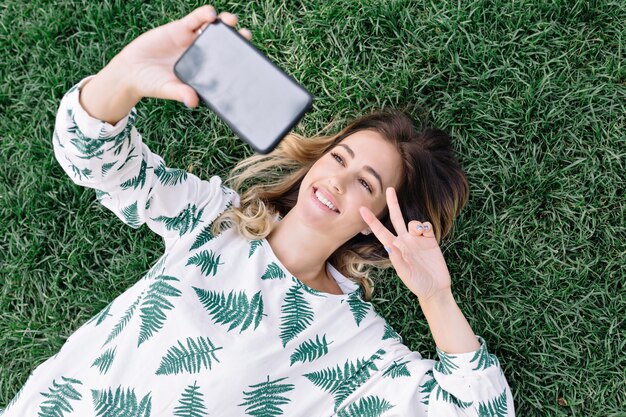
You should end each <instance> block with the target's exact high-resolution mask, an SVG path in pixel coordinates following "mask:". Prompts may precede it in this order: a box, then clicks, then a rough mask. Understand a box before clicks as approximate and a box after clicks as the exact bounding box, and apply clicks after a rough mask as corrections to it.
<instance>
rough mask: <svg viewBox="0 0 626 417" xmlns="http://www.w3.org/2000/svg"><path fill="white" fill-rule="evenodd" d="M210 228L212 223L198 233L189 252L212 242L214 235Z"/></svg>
mask: <svg viewBox="0 0 626 417" xmlns="http://www.w3.org/2000/svg"><path fill="white" fill-rule="evenodd" d="M212 228H213V223H211V224H209V225H208V226H204V227H203V228H202V230H201V231H200V233H198V236H196V239H195V240H194V242H193V244H192V245H191V248H189V250H194V249H198V248H200V247H202V246H204V245H205V244H207V243H208V242H210V241H211V240H213V239H214V238H215V235H213V232H212V231H211V230H212Z"/></svg>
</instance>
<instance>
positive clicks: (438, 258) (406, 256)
mask: <svg viewBox="0 0 626 417" xmlns="http://www.w3.org/2000/svg"><path fill="white" fill-rule="evenodd" d="M387 205H388V206H389V215H390V218H391V224H393V227H394V229H395V230H396V231H397V233H398V236H394V234H393V233H391V232H390V231H389V230H387V228H386V227H385V226H384V225H383V224H382V223H381V222H380V221H379V220H378V219H377V218H376V216H375V215H374V213H372V211H371V210H370V209H368V208H367V207H361V208H360V210H359V211H360V213H361V217H363V220H365V223H367V224H368V226H369V227H370V229H371V230H372V232H373V233H374V235H375V236H376V237H377V238H378V240H379V241H380V242H381V243H382V244H383V245H385V246H386V247H387V248H390V249H391V252H390V253H389V260H390V261H391V263H392V265H393V267H394V268H395V270H396V272H397V273H398V276H399V277H400V279H401V280H402V282H404V284H405V285H406V286H407V287H408V288H409V290H411V292H412V293H413V294H415V295H417V297H418V298H419V299H420V300H422V301H425V300H428V299H429V298H431V297H432V296H433V295H435V294H437V293H439V292H440V291H442V290H447V291H449V290H450V287H451V285H452V283H451V280H450V273H449V272H448V267H447V266H446V261H445V259H444V258H443V254H442V253H441V249H440V248H439V244H438V243H437V239H436V238H435V234H434V232H433V226H432V224H431V223H430V222H424V223H422V222H418V221H416V220H412V221H411V222H409V224H408V230H407V226H406V225H405V223H404V218H403V217H402V212H401V211H400V205H399V204H398V197H397V195H396V191H395V189H394V188H393V187H389V188H387ZM419 226H422V229H420V230H417V228H416V227H419Z"/></svg>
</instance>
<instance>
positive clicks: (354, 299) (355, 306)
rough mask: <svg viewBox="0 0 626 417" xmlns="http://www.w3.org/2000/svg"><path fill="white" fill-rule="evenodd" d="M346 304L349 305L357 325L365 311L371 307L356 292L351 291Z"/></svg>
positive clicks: (363, 316) (365, 314)
mask: <svg viewBox="0 0 626 417" xmlns="http://www.w3.org/2000/svg"><path fill="white" fill-rule="evenodd" d="M348 305H349V306H350V311H351V312H352V315H353V316H354V320H355V321H356V325H357V327H358V326H360V325H361V321H362V320H363V319H364V318H365V316H367V313H368V312H369V311H370V309H371V307H370V304H369V303H366V302H365V301H363V300H362V299H361V297H359V295H358V293H357V292H352V293H351V294H350V296H349V297H348Z"/></svg>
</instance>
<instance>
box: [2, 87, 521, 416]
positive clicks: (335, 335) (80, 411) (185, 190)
mask: <svg viewBox="0 0 626 417" xmlns="http://www.w3.org/2000/svg"><path fill="white" fill-rule="evenodd" d="M91 77H93V76H89V77H86V78H84V79H83V80H81V81H80V82H79V83H77V84H76V85H74V86H73V87H72V88H71V89H70V90H69V91H68V92H67V93H66V94H65V96H64V97H63V99H62V100H61V103H60V107H59V110H58V114H57V117H56V126H55V129H54V134H53V137H52V143H53V148H54V155H55V158H56V159H57V161H58V162H59V164H60V165H61V166H62V168H63V170H64V171H65V172H66V173H67V175H68V176H69V177H70V178H71V179H72V181H73V182H75V183H76V184H78V185H80V186H84V187H88V188H93V189H94V190H95V192H96V197H97V199H98V201H99V202H100V203H101V204H103V205H104V206H105V207H107V208H108V209H110V210H111V211H112V212H113V213H115V215H116V216H117V217H119V218H120V220H122V221H123V222H124V223H126V224H127V225H129V226H131V227H133V228H135V229H136V228H139V227H140V226H141V225H142V224H147V225H148V227H149V228H150V229H151V230H153V231H154V232H155V233H158V234H159V235H160V236H161V237H162V238H163V239H164V242H165V252H164V253H163V255H162V256H161V257H160V258H159V259H158V260H157V262H156V263H155V264H154V265H153V266H152V267H151V268H150V270H149V271H148V272H147V273H146V274H145V275H144V276H143V277H141V279H139V280H138V281H137V282H136V283H135V284H134V285H133V286H131V287H130V288H129V289H128V290H126V291H125V292H124V293H122V294H121V295H119V296H118V297H117V298H116V299H114V300H113V301H111V303H110V304H109V305H107V306H106V307H105V308H104V309H103V310H102V311H101V312H99V313H98V314H96V315H95V316H94V317H93V318H92V319H91V320H89V321H88V322H87V323H85V324H84V325H83V326H82V327H80V328H79V329H78V330H77V331H75V332H74V333H73V334H72V335H71V336H70V337H69V338H68V340H67V341H66V343H65V344H64V345H63V347H62V348H61V350H60V351H59V352H58V353H57V354H56V355H54V356H53V357H51V358H49V359H48V360H47V361H45V362H44V363H42V364H41V365H39V366H38V367H36V368H35V369H34V371H33V372H32V373H31V375H30V377H29V379H28V380H27V381H26V383H25V385H24V386H23V387H22V388H21V389H20V391H19V392H18V393H17V395H16V396H15V398H14V399H13V400H12V401H11V402H10V403H9V404H8V406H7V408H6V409H5V411H4V413H3V417H34V416H38V417H47V416H55V417H89V416H125V417H135V416H137V417H148V416H221V417H226V416H263V417H272V416H281V415H284V416H303V417H305V416H306V417H317V416H319V417H331V416H335V417H349V416H376V417H378V416H382V417H392V416H403V417H404V416H427V415H430V416H513V415H514V409H513V398H512V395H511V391H510V389H509V386H508V384H507V381H506V379H505V376H504V374H503V372H502V370H501V367H500V364H499V362H498V359H497V358H496V357H495V356H494V355H493V354H490V353H489V352H488V351H487V345H486V343H485V341H484V340H483V338H482V337H480V336H477V337H478V341H479V342H480V349H479V350H478V351H476V352H469V353H463V354H454V355H450V354H446V353H444V352H442V351H441V350H437V354H438V358H439V360H438V361H434V360H430V359H423V358H422V357H421V355H420V354H419V353H417V352H412V351H411V350H409V349H408V348H407V347H406V346H405V345H404V344H403V343H402V338H401V337H400V335H399V334H397V333H396V332H395V331H394V330H393V329H392V328H391V326H389V324H388V323H387V322H386V321H385V320H384V319H383V318H382V317H381V316H380V315H379V314H378V313H376V312H375V311H374V309H373V307H372V304H371V303H369V302H365V301H363V299H362V298H361V296H362V294H361V291H360V288H359V287H358V285H357V284H356V283H354V282H353V281H351V280H349V279H348V278H346V277H345V276H343V275H342V274H341V273H339V272H338V271H337V270H336V269H335V268H334V267H333V266H332V265H331V264H327V268H328V270H329V272H330V274H331V275H332V276H333V277H334V278H335V279H336V280H337V283H338V284H339V286H340V287H341V288H342V290H343V294H341V295H336V294H328V293H323V292H319V291H316V290H314V289H312V288H309V287H308V286H306V285H305V284H304V283H303V282H301V281H299V280H298V278H297V277H295V276H293V275H292V274H291V273H290V272H289V271H288V270H287V269H286V268H285V267H284V265H282V263H281V262H280V260H279V259H278V258H277V257H276V255H275V254H274V252H273V251H272V248H271V247H270V246H269V244H268V242H267V240H265V239H261V240H252V241H250V240H247V239H245V238H243V237H242V236H241V235H239V234H238V233H237V231H236V228H230V229H227V230H225V231H223V232H222V233H220V234H219V235H217V236H214V235H212V234H211V231H210V230H211V224H212V222H213V220H215V219H216V218H217V216H218V215H219V214H220V213H222V212H223V211H224V210H226V209H227V208H229V207H230V206H231V205H236V206H238V205H239V195H238V194H237V193H236V192H235V191H233V190H232V189H229V188H227V187H225V186H224V185H223V184H222V181H221V179H220V178H219V177H218V176H213V177H211V178H210V179H209V180H208V181H206V180H201V179H200V178H198V177H196V176H194V175H192V174H190V173H187V172H185V171H184V170H181V169H175V168H168V167H167V166H166V165H165V163H164V161H163V159H162V158H161V157H160V156H158V155H156V154H154V153H152V152H151V151H150V149H148V147H147V146H146V145H145V144H144V143H143V142H142V140H141V136H140V134H139V133H138V132H137V130H136V128H135V122H136V119H137V112H136V110H135V109H134V108H133V109H132V110H131V111H130V112H129V114H128V115H127V116H126V117H125V118H124V119H122V120H120V121H119V122H118V123H117V124H116V125H115V126H112V125H110V124H109V123H107V122H104V121H101V120H97V119H95V118H93V117H91V116H90V115H89V114H88V113H87V112H86V111H85V110H84V109H83V108H82V107H81V106H80V103H79V100H78V97H79V91H80V88H81V87H82V85H83V84H84V83H85V82H86V81H87V80H88V79H90V78H91ZM0 414H2V412H0Z"/></svg>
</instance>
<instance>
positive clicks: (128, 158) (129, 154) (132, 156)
mask: <svg viewBox="0 0 626 417" xmlns="http://www.w3.org/2000/svg"><path fill="white" fill-rule="evenodd" d="M135 149H136V148H135V145H130V150H129V151H128V152H127V155H126V159H125V160H124V162H123V163H122V165H120V166H119V167H117V171H120V170H122V169H124V166H126V164H127V163H128V162H130V161H132V160H133V159H135V158H139V155H138V154H136V153H135ZM119 151H121V148H118V149H116V152H119Z"/></svg>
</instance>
